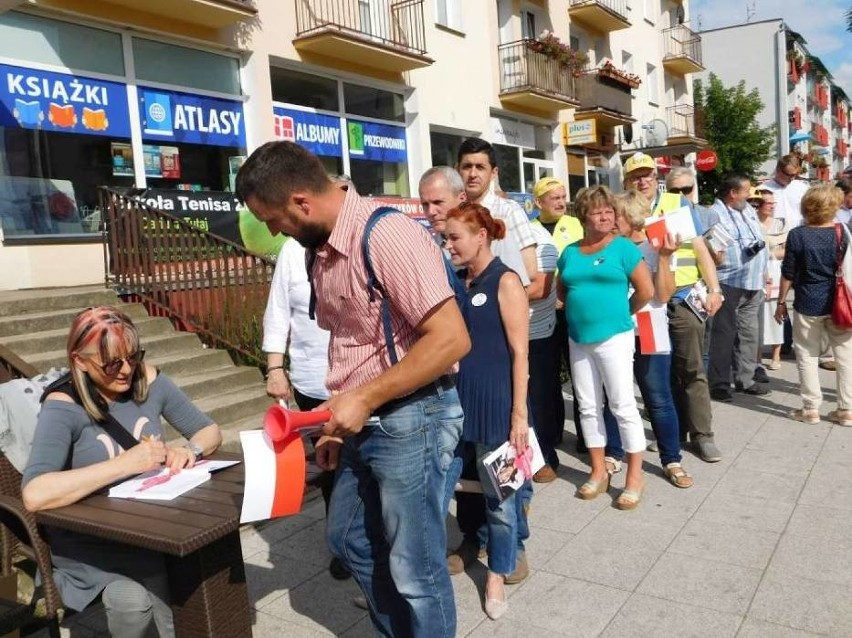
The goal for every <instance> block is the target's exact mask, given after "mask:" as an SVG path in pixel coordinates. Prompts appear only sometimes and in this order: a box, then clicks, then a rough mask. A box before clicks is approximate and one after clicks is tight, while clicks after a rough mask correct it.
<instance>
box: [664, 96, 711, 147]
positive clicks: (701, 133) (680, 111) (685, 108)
mask: <svg viewBox="0 0 852 638" xmlns="http://www.w3.org/2000/svg"><path fill="white" fill-rule="evenodd" d="M666 121H667V123H668V126H669V137H685V136H689V137H697V138H700V139H706V137H705V130H704V128H705V127H704V114H703V113H702V112H701V111H700V110H698V109H696V108H695V107H694V106H693V105H692V104H675V105H674V106H669V107H666Z"/></svg>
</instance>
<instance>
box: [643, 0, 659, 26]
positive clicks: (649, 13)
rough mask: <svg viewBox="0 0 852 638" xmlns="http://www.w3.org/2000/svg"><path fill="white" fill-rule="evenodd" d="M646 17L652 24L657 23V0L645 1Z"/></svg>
mask: <svg viewBox="0 0 852 638" xmlns="http://www.w3.org/2000/svg"><path fill="white" fill-rule="evenodd" d="M643 8H644V17H645V19H646V20H647V21H648V22H650V23H651V24H656V23H657V0H643Z"/></svg>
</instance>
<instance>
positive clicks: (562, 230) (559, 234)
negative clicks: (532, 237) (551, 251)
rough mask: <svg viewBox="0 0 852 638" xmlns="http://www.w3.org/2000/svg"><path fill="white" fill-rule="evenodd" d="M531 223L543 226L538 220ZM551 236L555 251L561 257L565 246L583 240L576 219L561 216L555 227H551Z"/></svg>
mask: <svg viewBox="0 0 852 638" xmlns="http://www.w3.org/2000/svg"><path fill="white" fill-rule="evenodd" d="M533 223H534V224H539V225H543V224H542V223H541V220H540V219H535V220H533ZM551 235H552V236H553V243H554V244H556V250H557V251H558V252H559V254H560V255H561V254H562V251H563V250H564V249H565V246H567V245H568V244H573V243H574V242H575V241H580V240H581V239H583V225H582V224H581V223H580V220H579V219H577V218H576V217H571V216H570V215H562V217H560V218H559V219H558V220H557V221H556V226H554V227H553V232H552V233H551Z"/></svg>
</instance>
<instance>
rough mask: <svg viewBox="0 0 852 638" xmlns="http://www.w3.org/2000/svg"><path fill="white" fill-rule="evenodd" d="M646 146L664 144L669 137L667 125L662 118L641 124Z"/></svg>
mask: <svg viewBox="0 0 852 638" xmlns="http://www.w3.org/2000/svg"><path fill="white" fill-rule="evenodd" d="M642 129H643V130H644V131H645V144H646V145H647V146H665V145H666V141H667V140H668V137H669V127H668V125H667V124H666V122H665V121H664V120H660V119H655V120H651V121H650V122H648V123H647V124H643V125H642Z"/></svg>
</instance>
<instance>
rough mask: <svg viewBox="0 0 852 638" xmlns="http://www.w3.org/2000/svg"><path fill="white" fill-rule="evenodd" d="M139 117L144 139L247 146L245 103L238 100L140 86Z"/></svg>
mask: <svg viewBox="0 0 852 638" xmlns="http://www.w3.org/2000/svg"><path fill="white" fill-rule="evenodd" d="M139 118H140V119H141V120H142V139H145V140H169V141H172V142H185V143H187V144H206V145H209V146H236V147H239V148H244V147H245V145H246V131H245V126H244V123H245V118H244V117H243V103H242V102H239V101H237V100H223V99H221V98H214V97H203V96H201V95H190V94H189V93H178V92H176V91H164V90H162V89H144V88H141V87H140V89H139Z"/></svg>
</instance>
